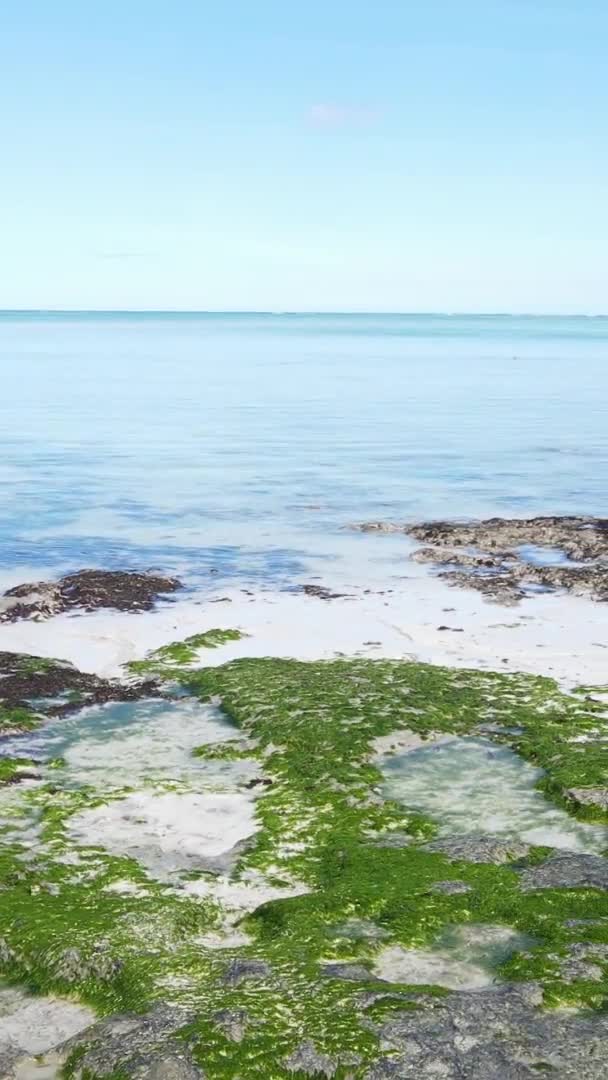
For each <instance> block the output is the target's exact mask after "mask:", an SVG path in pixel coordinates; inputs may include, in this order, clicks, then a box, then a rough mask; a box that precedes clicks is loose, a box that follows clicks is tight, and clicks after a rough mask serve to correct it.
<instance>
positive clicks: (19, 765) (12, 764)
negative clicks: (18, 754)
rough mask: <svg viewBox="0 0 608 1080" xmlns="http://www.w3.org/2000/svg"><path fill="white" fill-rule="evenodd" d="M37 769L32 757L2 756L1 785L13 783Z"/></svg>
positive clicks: (0, 764)
mask: <svg viewBox="0 0 608 1080" xmlns="http://www.w3.org/2000/svg"><path fill="white" fill-rule="evenodd" d="M34 769H36V762H35V761H32V759H31V758H14V757H5V758H0V787H1V786H3V785H4V784H13V783H15V782H16V781H18V780H19V779H20V778H21V777H22V776H24V775H31V771H32V770H34Z"/></svg>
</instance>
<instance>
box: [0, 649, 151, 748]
mask: <svg viewBox="0 0 608 1080" xmlns="http://www.w3.org/2000/svg"><path fill="white" fill-rule="evenodd" d="M150 695H155V696H158V695H159V691H158V686H157V684H156V682H153V681H150V680H148V681H146V682H141V681H140V682H138V683H124V682H119V681H118V680H111V679H101V678H98V676H97V675H91V674H89V673H88V672H84V671H79V670H78V668H75V667H74V666H73V664H70V663H68V662H67V661H65V660H49V659H48V658H47V657H43V656H30V655H29V654H28V653H12V652H0V732H2V731H6V730H10V731H12V732H15V731H19V730H27V729H28V728H30V727H32V726H35V725H36V723H39V722H40V720H41V719H44V718H45V717H50V716H66V715H67V714H69V713H72V712H76V711H77V710H78V709H82V708H84V707H85V706H87V705H100V704H104V703H105V702H108V701H137V700H138V699H139V698H142V697H147V696H150Z"/></svg>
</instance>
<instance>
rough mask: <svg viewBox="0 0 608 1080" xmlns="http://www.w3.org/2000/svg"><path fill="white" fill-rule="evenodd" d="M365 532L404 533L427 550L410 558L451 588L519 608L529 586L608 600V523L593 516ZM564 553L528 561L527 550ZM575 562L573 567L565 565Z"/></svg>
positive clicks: (375, 526)
mask: <svg viewBox="0 0 608 1080" xmlns="http://www.w3.org/2000/svg"><path fill="white" fill-rule="evenodd" d="M355 527H356V528H360V529H363V530H365V531H374V532H398V531H401V532H404V533H406V534H407V535H408V536H410V537H412V538H413V539H414V540H418V541H420V542H421V543H422V544H424V545H425V546H424V547H421V548H418V549H417V550H416V551H414V552H413V553H412V555H411V558H412V559H413V560H414V561H415V562H421V563H432V564H434V565H435V566H436V567H437V569H438V571H439V576H440V577H442V578H444V579H445V580H446V581H447V582H448V583H449V584H451V585H456V586H461V587H466V588H471V589H476V590H477V591H478V592H480V593H482V595H484V596H486V597H487V599H489V600H493V601H496V602H498V603H501V604H507V605H509V604H516V603H518V601H519V600H521V599H522V597H524V596H526V595H528V592H529V589H530V587H534V588H540V589H546V590H554V589H559V590H565V591H566V592H571V593H574V594H575V595H578V596H587V597H589V598H590V599H592V600H601V601H606V600H608V521H607V520H606V519H605V518H593V517H536V518H528V519H519V518H489V519H488V520H486V521H477V522H467V523H462V522H449V521H431V522H423V523H420V524H414V525H402V526H396V525H393V524H390V523H389V524H388V525H386V526H383V525H382V523H379V522H372V523H370V524H369V525H362V526H355ZM526 546H533V547H535V548H539V549H545V550H547V552H550V553H555V552H556V551H557V552H558V553H561V555H562V556H563V557H564V561H563V562H555V561H554V560H547V562H546V563H544V564H543V563H542V562H539V561H534V562H532V561H530V560H529V559H527V558H526V555H525V547H526ZM566 559H567V560H570V562H568V561H566Z"/></svg>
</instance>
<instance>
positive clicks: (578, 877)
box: [521, 851, 608, 892]
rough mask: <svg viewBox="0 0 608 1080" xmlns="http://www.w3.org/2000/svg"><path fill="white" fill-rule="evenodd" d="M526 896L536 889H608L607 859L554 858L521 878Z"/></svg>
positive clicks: (575, 856) (579, 856) (572, 854)
mask: <svg viewBox="0 0 608 1080" xmlns="http://www.w3.org/2000/svg"><path fill="white" fill-rule="evenodd" d="M521 887H522V889H523V891H524V892H532V891H533V890H534V889H608V859H604V858H603V857H602V856H601V855H578V854H575V853H574V852H569V851H568V852H564V854H558V855H552V856H551V857H550V858H549V859H546V860H545V862H542V863H539V864H538V865H537V866H531V867H529V868H528V869H527V870H524V871H523V873H522V875H521Z"/></svg>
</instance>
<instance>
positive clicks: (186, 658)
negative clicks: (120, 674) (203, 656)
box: [126, 629, 245, 678]
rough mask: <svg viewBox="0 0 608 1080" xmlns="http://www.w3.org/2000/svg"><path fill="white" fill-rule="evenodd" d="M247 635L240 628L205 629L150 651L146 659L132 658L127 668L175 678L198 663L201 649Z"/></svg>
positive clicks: (216, 646) (134, 671)
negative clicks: (181, 670) (180, 672)
mask: <svg viewBox="0 0 608 1080" xmlns="http://www.w3.org/2000/svg"><path fill="white" fill-rule="evenodd" d="M244 636H245V635H244V634H242V633H241V631H240V630H218V629H213V630H205V631H204V633H201V634H192V635H191V636H190V637H187V638H184V639H183V640H182V641H173V642H171V643H170V644H169V645H163V646H161V648H160V649H154V650H153V651H152V652H149V653H148V655H147V656H146V659H145V660H131V661H130V662H129V663H128V664H127V665H126V667H127V670H128V671H129V672H130V673H131V674H132V675H155V676H157V677H160V678H175V676H176V674H177V673H179V671H180V669H182V668H187V667H188V666H190V665H192V664H194V663H196V661H197V660H198V658H199V656H198V654H199V651H200V650H201V649H217V648H218V647H219V646H220V645H225V644H226V643H227V642H229V641H239V640H240V638H242V637H244Z"/></svg>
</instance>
